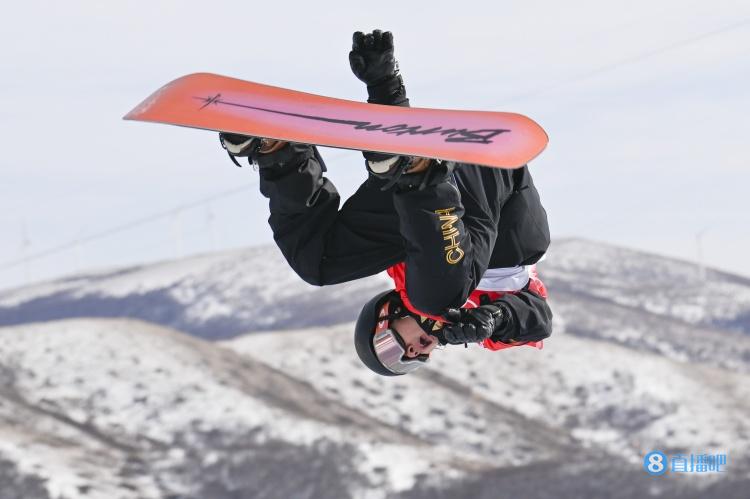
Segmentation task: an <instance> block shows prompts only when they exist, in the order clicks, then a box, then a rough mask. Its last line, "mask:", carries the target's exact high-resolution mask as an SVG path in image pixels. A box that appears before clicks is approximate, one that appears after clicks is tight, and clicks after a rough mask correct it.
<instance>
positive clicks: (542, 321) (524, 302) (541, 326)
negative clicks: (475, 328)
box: [490, 285, 552, 343]
mask: <svg viewBox="0 0 750 499" xmlns="http://www.w3.org/2000/svg"><path fill="white" fill-rule="evenodd" d="M493 303H501V304H503V305H505V306H507V308H508V309H510V313H511V316H512V318H511V321H510V324H509V325H508V327H506V328H504V329H503V330H502V331H498V332H497V333H495V334H493V335H492V337H491V338H490V339H491V340H492V341H499V342H502V343H511V342H513V343H518V342H520V343H525V342H528V341H539V340H543V339H545V338H547V337H549V336H550V335H551V334H552V310H551V309H550V307H549V305H548V304H547V300H546V297H545V296H544V294H543V293H540V292H538V290H536V291H535V290H532V289H530V287H529V285H526V287H524V288H523V289H522V290H521V291H519V292H517V293H507V294H505V295H503V296H502V297H500V298H498V299H497V300H495V301H494V302H493Z"/></svg>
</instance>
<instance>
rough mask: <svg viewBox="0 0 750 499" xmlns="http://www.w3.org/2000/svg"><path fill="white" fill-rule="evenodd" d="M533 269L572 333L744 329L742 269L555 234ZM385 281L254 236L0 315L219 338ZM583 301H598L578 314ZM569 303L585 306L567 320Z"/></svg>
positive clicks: (292, 324) (283, 320)
mask: <svg viewBox="0 0 750 499" xmlns="http://www.w3.org/2000/svg"><path fill="white" fill-rule="evenodd" d="M540 269H541V275H542V279H543V280H544V281H545V283H547V285H548V287H549V288H550V290H551V292H552V293H551V300H552V301H553V303H555V304H556V305H558V306H559V307H560V310H563V309H565V310H566V313H567V315H568V316H569V317H570V318H571V319H574V318H575V320H574V321H572V322H570V321H569V322H568V323H567V327H570V328H572V329H573V330H577V331H578V332H579V333H580V334H587V335H588V334H594V333H592V332H591V329H592V327H588V326H586V327H584V324H588V323H590V321H591V320H595V321H599V320H602V321H606V320H607V316H608V315H610V313H614V314H616V315H617V314H619V315H623V314H625V312H626V311H632V312H637V313H638V314H641V313H644V314H645V315H643V316H642V317H643V320H644V323H642V324H641V325H640V326H639V325H638V321H633V324H632V326H633V327H634V328H635V329H638V330H639V331H643V330H644V328H646V327H647V325H646V323H648V324H649V325H648V327H652V326H653V324H652V323H653V322H654V321H657V322H658V323H659V324H664V327H665V328H667V329H670V327H671V326H669V324H674V323H673V322H670V320H676V321H677V323H678V324H679V325H680V327H682V326H684V325H685V324H690V325H691V327H692V329H690V330H691V331H694V332H695V334H698V335H702V334H704V333H703V332H701V331H709V333H705V334H711V333H710V331H716V330H726V331H728V332H739V333H746V334H748V333H750V280H748V279H745V278H743V277H739V276H734V275H731V274H727V273H724V272H719V271H715V270H712V269H707V270H703V269H701V268H700V267H699V266H697V265H695V264H693V263H689V262H684V261H680V260H675V259H671V258H667V257H663V256H657V255H652V254H648V253H643V252H639V251H634V250H629V249H624V248H620V247H617V246H611V245H607V244H602V243H596V242H591V241H586V240H577V239H565V240H560V241H555V242H554V243H553V245H552V247H551V248H550V251H549V254H548V256H547V259H546V260H545V261H544V262H542V263H541V264H540ZM704 275H705V277H702V276H704ZM389 286H390V282H389V279H388V278H387V276H385V275H384V274H383V275H379V276H374V277H371V278H368V279H362V280H359V281H355V282H350V283H345V284H341V285H337V286H329V287H323V288H317V287H314V286H310V285H308V284H306V283H305V282H303V281H302V280H301V279H300V278H299V277H297V276H296V275H295V274H294V272H293V271H292V270H291V269H290V268H289V266H288V265H287V263H286V261H285V260H284V258H283V257H282V256H281V253H280V252H279V250H278V249H277V248H276V247H274V246H264V247H257V248H248V249H242V250H234V251H225V252H219V253H212V254H206V255H198V256H194V257H190V258H185V259H181V260H174V261H166V262H161V263H155V264H149V265H143V266H136V267H129V268H121V269H112V270H103V271H99V272H96V273H90V274H80V275H75V276H71V277H68V278H65V279H60V280H56V281H51V282H46V283H41V284H37V285H33V286H28V287H22V288H17V289H12V290H6V291H0V326H2V325H14V324H24V323H28V322H35V321H43V320H56V319H65V318H74V317H127V318H134V319H141V320H145V321H148V322H153V323H156V324H161V325H163V326H167V327H173V328H175V329H179V330H181V331H185V332H188V333H190V334H193V335H195V336H199V337H201V338H206V339H225V338H231V337H235V336H237V335H240V334H244V333H246V332H249V331H258V330H276V329H290V328H300V327H315V326H330V325H334V324H340V323H343V322H349V321H352V320H354V319H355V318H356V317H357V314H358V313H359V310H360V308H361V306H362V304H363V303H364V302H365V301H366V300H367V299H368V298H370V297H371V296H373V295H374V294H375V293H376V292H378V291H380V290H383V289H387V287H389ZM589 308H596V309H599V310H600V311H601V312H600V313H597V314H595V316H592V314H586V313H585V312H586V310H588V309H589ZM605 309H606V312H605ZM577 310H578V311H580V312H581V313H583V314H584V315H585V317H582V318H581V319H580V320H579V319H578V317H579V316H578V315H576V311H577ZM598 327H599V326H598V323H595V324H593V328H594V329H596V328H598ZM604 329H607V328H604ZM672 329H673V328H672ZM732 337H733V336H731V335H730V336H728V337H727V338H732ZM621 341H625V340H624V339H623V338H621ZM651 341H652V342H653V338H652V340H651ZM728 341H729V340H728ZM725 350H731V348H726V349H725ZM722 351H723V350H722Z"/></svg>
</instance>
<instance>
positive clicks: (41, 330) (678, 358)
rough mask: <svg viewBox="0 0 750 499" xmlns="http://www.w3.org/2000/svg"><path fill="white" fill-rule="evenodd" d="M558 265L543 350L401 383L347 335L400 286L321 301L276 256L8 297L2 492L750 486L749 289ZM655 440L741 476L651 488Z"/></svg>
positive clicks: (159, 267)
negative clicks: (379, 371) (649, 462)
mask: <svg viewBox="0 0 750 499" xmlns="http://www.w3.org/2000/svg"><path fill="white" fill-rule="evenodd" d="M540 268H541V274H542V278H543V279H544V280H545V282H546V283H547V284H548V286H549V288H550V296H551V298H550V300H551V304H552V308H553V311H554V313H555V325H554V330H555V331H554V333H553V336H552V338H550V339H549V340H547V341H546V342H545V348H544V349H543V350H541V351H538V350H535V349H531V348H527V347H521V348H515V349H512V350H508V351H501V352H488V351H484V350H482V349H480V348H469V349H463V348H461V347H448V348H446V349H445V351H440V352H436V354H435V355H433V357H434V358H433V360H432V361H431V363H430V366H428V367H427V368H425V369H422V370H420V371H419V372H417V373H415V374H414V375H411V376H406V377H399V378H394V379H383V378H380V377H377V376H374V375H372V374H370V373H369V372H368V371H366V370H364V369H363V368H362V367H361V366H360V364H359V362H358V361H357V359H356V358H355V354H354V351H353V348H352V338H351V335H352V324H351V323H350V321H351V320H352V319H353V318H354V316H356V313H357V311H358V310H359V307H360V306H361V303H362V302H363V301H364V300H366V299H367V298H369V297H370V296H371V295H372V294H374V293H375V292H376V291H377V290H379V289H383V288H385V286H387V281H386V280H385V279H383V278H382V277H380V276H378V277H374V278H371V279H367V280H363V281H359V282H355V283H349V284H347V285H342V286H336V287H331V288H314V287H312V286H308V285H306V284H304V283H303V282H302V281H300V280H299V279H298V278H297V277H296V276H295V275H294V274H293V273H292V272H291V271H290V270H288V267H287V266H286V264H285V263H284V261H283V259H282V258H281V256H280V255H279V254H278V252H277V250H276V249H275V248H254V249H248V250H237V251H229V252H223V253H216V254H212V255H202V256H197V257H193V258H188V259H184V260H179V261H174V262H163V263H158V264H153V265H148V266H140V267H135V268H128V269H120V270H111V271H100V272H96V273H91V274H88V275H79V276H73V277H70V278H67V279H62V280H58V281H54V282H49V283H44V284H39V285H35V286H31V287H27V288H20V289H16V290H8V291H4V292H0V324H3V325H5V327H2V328H0V379H1V382H0V499H5V498H6V497H9V498H10V497H13V498H15V497H24V498H36V497H39V498H55V499H57V498H65V499H68V498H100V497H101V498H119V497H122V498H130V497H133V498H136V497H137V498H149V497H155V498H156V497H158V498H172V497H175V498H176V497H180V498H207V497H210V498H216V499H224V498H227V499H229V498H232V499H234V498H245V497H258V498H266V497H269V498H276V497H295V498H296V497H299V498H316V497H326V498H327V497H357V498H359V497H365V498H373V499H374V498H380V497H389V498H390V497H392V498H406V497H409V498H422V497H424V498H427V497H430V498H443V497H444V498H453V497H479V498H497V497H508V498H515V497H525V498H532V499H533V498H537V497H538V498H542V497H545V498H546V497H563V498H565V497H571V498H585V497H616V498H629V497H649V496H653V497H686V498H691V497H722V498H725V497H743V498H744V497H746V492H747V484H748V483H750V458H748V457H747V456H750V452H749V451H750V403H749V402H748V401H750V334H748V333H749V332H750V330H749V329H748V322H747V318H748V317H750V300H749V299H748V296H750V283H748V280H747V279H744V278H741V277H737V276H732V275H730V274H726V273H721V272H716V271H713V270H710V269H701V268H699V267H698V266H696V265H693V264H690V263H688V262H680V261H676V260H671V259H668V258H664V257H659V256H655V255H649V254H643V253H639V252H635V251H631V250H626V249H622V248H617V247H613V246H608V245H604V244H599V243H592V242H587V241H582V240H563V241H557V242H555V244H554V245H553V247H552V248H551V251H550V253H549V257H548V259H547V260H546V261H545V262H543V264H541V265H540ZM699 277H700V278H701V280H700V282H699V281H698V278H699ZM334 305H335V306H334ZM97 317H99V318H97ZM102 317H112V318H102ZM118 317H119V318H118ZM122 317H131V319H123V318H122ZM66 318H68V319H66ZM58 319H60V320H58ZM63 319H64V320H63ZM41 321H46V322H41ZM145 321H148V322H145ZM166 326H170V327H166ZM290 328H294V329H292V330H290ZM176 329H180V331H177V330H176ZM263 331H266V332H263ZM185 332H187V333H189V334H183V333H185ZM244 333H252V334H244ZM191 335H192V337H191ZM196 337H203V338H208V339H219V338H233V339H227V340H225V341H219V342H217V341H214V342H209V341H205V340H204V339H201V338H196ZM653 449H658V450H662V451H664V452H667V453H672V454H675V453H685V454H690V453H726V454H729V465H728V471H727V473H722V474H701V475H698V476H690V475H683V476H676V477H675V476H673V477H671V478H670V477H660V478H654V477H649V476H648V475H647V474H646V473H645V472H644V471H643V469H642V459H643V455H644V454H645V453H646V452H648V451H650V450H653Z"/></svg>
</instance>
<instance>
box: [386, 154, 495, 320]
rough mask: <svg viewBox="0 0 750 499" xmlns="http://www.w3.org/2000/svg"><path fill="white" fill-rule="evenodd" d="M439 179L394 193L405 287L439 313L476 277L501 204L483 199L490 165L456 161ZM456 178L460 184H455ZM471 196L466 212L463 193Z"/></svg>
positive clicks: (460, 298) (459, 299)
mask: <svg viewBox="0 0 750 499" xmlns="http://www.w3.org/2000/svg"><path fill="white" fill-rule="evenodd" d="M461 169H462V171H461V177H460V179H458V180H457V178H456V175H455V173H454V174H451V175H450V176H449V177H447V178H446V179H445V180H444V181H442V182H440V183H437V184H435V185H429V186H427V187H426V188H424V189H422V190H409V191H405V192H400V193H396V194H394V196H393V198H394V205H395V208H396V211H397V212H398V215H399V221H400V231H401V235H402V236H403V238H404V240H405V241H406V258H405V260H406V293H407V295H408V296H409V300H410V301H411V303H412V304H413V305H414V306H415V307H416V308H417V309H419V310H420V311H422V312H425V313H427V314H431V315H442V314H443V313H444V312H445V310H446V309H447V308H458V307H460V306H461V305H463V304H464V303H465V302H466V299H467V298H468V296H469V294H470V293H471V292H472V291H473V290H474V288H475V287H476V285H477V283H478V282H479V280H480V279H481V277H482V275H483V274H484V272H485V270H487V266H488V264H489V259H490V256H491V253H492V249H493V247H494V245H495V241H496V239H497V233H498V232H497V226H498V221H499V218H498V217H499V211H500V208H499V207H498V206H495V204H496V203H495V201H494V200H492V199H487V198H488V194H487V190H486V189H485V183H487V182H491V183H492V184H493V187H492V188H491V189H490V190H489V191H490V192H496V187H495V185H496V182H495V179H494V176H495V175H498V173H496V171H495V170H493V169H488V168H481V167H479V166H475V165H461ZM459 184H460V185H461V190H459ZM462 192H463V193H464V195H465V196H468V197H470V198H471V199H470V200H469V201H470V203H471V208H472V210H471V213H470V214H468V215H467V213H466V210H465V203H464V201H465V200H463V199H462V194H461V193H462Z"/></svg>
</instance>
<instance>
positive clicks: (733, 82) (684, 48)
mask: <svg viewBox="0 0 750 499" xmlns="http://www.w3.org/2000/svg"><path fill="white" fill-rule="evenodd" d="M297 4H298V2H291V3H290V2H284V1H277V2H273V3H261V2H229V1H226V2H222V1H216V2H210V3H208V2H189V1H182V2H177V1H170V2H158V1H154V2H148V3H138V2H127V3H125V2H122V3H117V4H115V3H114V2H82V1H71V2H64V3H53V2H25V3H16V4H14V5H13V6H12V7H9V9H10V10H8V9H6V10H5V12H4V18H5V19H4V20H5V23H4V28H3V30H2V31H1V32H0V45H1V46H2V47H3V49H2V51H1V52H0V59H1V62H2V66H3V68H4V71H3V77H2V79H0V85H2V88H1V90H2V91H1V92H0V108H2V112H1V113H0V136H2V144H3V153H2V156H0V229H1V230H0V288H5V287H10V286H15V285H19V284H23V283H24V282H27V281H34V280H39V279H48V278H51V277H56V276H61V275H65V274H69V273H73V272H78V271H81V270H86V269H89V268H92V267H104V266H111V265H121V264H132V263H140V262H143V261H152V260H159V259H163V258H171V257H175V256H180V255H186V254H191V253H195V252H202V251H209V250H212V249H221V248H228V247H236V246H243V245H254V244H263V243H268V242H271V240H272V239H271V236H270V231H269V230H268V229H267V227H266V218H267V208H266V201H265V199H263V198H262V197H261V196H260V194H259V193H258V192H257V182H256V175H257V174H256V173H255V172H253V171H252V170H251V169H249V168H244V169H241V170H240V169H237V168H236V167H234V166H233V165H232V164H231V163H230V162H229V160H228V159H227V158H226V156H225V155H224V154H223V152H222V151H221V149H220V148H219V146H218V141H217V138H216V136H215V134H212V133H208V132H203V131H197V130H188V129H183V128H176V127H165V126H157V125H150V124H143V123H133V122H124V121H122V120H121V117H122V116H123V115H124V114H125V113H126V112H127V111H129V110H130V109H131V108H132V107H134V106H135V105H136V104H137V103H139V102H140V101H141V100H142V99H143V98H145V97H146V96H147V95H148V94H149V93H151V92H152V91H153V90H155V89H156V88H158V87H159V86H161V85H162V84H164V83H166V82H167V81H169V80H172V79H174V78H176V77H178V76H181V75H183V74H187V73H192V72H197V71H211V72H216V73H221V74H226V75H230V76H235V77H239V78H243V79H248V80H253V81H258V82H263V83H268V84H273V85H278V86H286V87H290V88H295V89H299V90H305V91H309V92H315V93H321V94H324V95H333V96H338V97H343V98H350V99H357V100H359V99H363V98H364V97H365V92H364V88H362V85H361V83H360V82H359V81H358V80H357V79H356V78H354V77H353V76H352V75H351V73H350V70H349V67H348V61H347V53H348V50H349V45H350V37H351V33H352V31H354V30H357V29H359V30H370V29H373V28H378V27H380V28H384V29H390V30H391V31H393V32H394V37H395V42H396V54H397V57H398V58H399V60H400V63H401V68H402V72H403V74H404V78H405V81H406V84H407V89H408V93H409V96H410V98H411V101H412V105H414V106H423V107H445V108H469V109H493V110H503V111H514V112H520V113H523V114H526V115H528V116H530V117H532V118H534V119H535V120H536V121H538V122H539V123H540V124H541V125H542V126H544V127H545V129H546V130H547V132H548V133H549V135H550V145H549V147H548V149H547V151H545V153H544V154H543V155H542V156H541V157H540V158H538V159H537V160H536V161H534V162H533V164H532V171H533V174H534V176H535V179H536V182H537V185H538V187H539V190H540V191H541V194H542V198H543V202H544V204H545V206H546V208H547V210H548V212H549V218H550V223H551V226H552V232H553V236H555V237H566V236H580V237H588V238H592V239H598V240H603V241H608V242H612V243H615V244H621V245H625V246H629V247H634V248H640V249H645V250H648V251H653V252H657V253H662V254H666V255H673V256H677V257H682V258H688V259H696V258H697V255H698V254H699V249H700V252H701V253H702V258H703V259H704V261H705V263H706V264H709V265H712V266H716V267H720V268H725V269H730V270H734V271H736V272H739V273H742V274H744V275H749V276H750V261H748V260H747V259H746V258H745V255H746V254H747V253H748V250H749V249H750V231H749V230H748V226H749V225H750V224H749V222H750V210H749V209H748V203H747V201H746V200H745V197H746V196H747V194H746V190H747V188H748V186H750V169H749V168H748V159H747V145H746V140H747V139H746V137H745V136H746V135H747V132H748V131H749V130H748V125H747V122H748V121H747V115H748V111H749V110H750V90H748V89H750V85H748V83H750V59H749V58H748V57H747V48H748V47H749V46H750V4H748V3H747V2H743V1H725V2H714V3H711V4H707V3H705V2H697V1H680V2H678V1H673V0H667V1H662V2H653V1H640V0H639V1H635V2H628V3H627V4H623V5H614V4H613V3H611V2H594V1H585V2H583V1H582V2H576V1H572V2H551V1H550V2H541V1H525V2H468V3H466V5H465V6H462V7H461V8H459V7H457V4H456V3H455V2H439V1H438V2H389V1H380V2H371V3H368V4H362V3H355V2H314V3H312V4H307V5H304V6H303V5H297ZM323 154H324V157H326V158H327V159H328V166H329V170H330V178H331V179H332V180H333V181H334V182H335V183H336V184H337V186H338V187H339V188H340V190H341V191H342V194H344V195H347V194H348V193H351V192H353V190H354V188H355V187H356V186H357V185H358V184H359V182H361V181H362V180H363V179H364V170H363V167H362V160H361V159H360V157H359V156H358V154H356V153H352V152H344V151H336V150H324V151H323ZM242 187H246V189H245V190H242V191H240V192H234V193H232V194H227V195H224V196H220V195H218V194H220V193H223V192H227V191H231V190H233V189H237V188H242ZM209 197H214V198H215V199H213V201H211V202H210V203H197V204H195V206H193V207H190V208H183V209H181V210H174V211H173V209H174V208H176V207H178V206H181V205H188V204H191V203H195V202H196V201H200V200H202V199H205V198H209ZM158 214H164V216H161V217H155V216H154V215H158ZM139 219H147V220H151V221H149V222H148V223H143V224H140V225H136V226H135V227H134V228H131V229H129V230H121V231H117V230H115V229H117V228H119V227H122V226H124V225H127V224H129V223H130V222H131V221H134V220H139ZM101 233H107V234H109V235H107V236H106V237H101V238H95V239H93V240H90V241H88V242H85V241H86V240H87V239H90V238H91V237H92V236H95V235H98V234H101ZM76 240H77V241H82V242H81V243H80V244H75V245H71V246H70V247H67V246H65V249H62V250H60V251H53V252H51V253H50V254H49V255H48V256H45V257H43V258H37V259H34V260H32V261H28V262H27V263H25V264H17V265H9V264H12V263H16V262H19V261H20V260H22V259H23V258H24V257H28V256H32V255H36V254H39V253H42V252H45V251H47V250H49V249H50V248H56V247H61V246H64V245H66V244H67V243H68V242H70V241H76ZM697 241H700V248H699V246H698V244H697Z"/></svg>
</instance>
